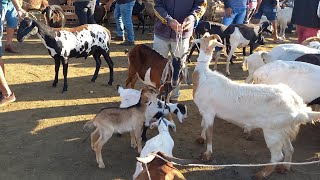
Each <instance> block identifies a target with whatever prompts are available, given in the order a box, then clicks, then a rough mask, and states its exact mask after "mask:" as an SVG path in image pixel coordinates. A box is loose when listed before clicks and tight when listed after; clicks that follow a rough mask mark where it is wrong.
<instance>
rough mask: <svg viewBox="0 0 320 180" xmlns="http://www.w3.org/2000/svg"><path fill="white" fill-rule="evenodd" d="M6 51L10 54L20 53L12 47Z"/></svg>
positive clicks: (8, 47)
mask: <svg viewBox="0 0 320 180" xmlns="http://www.w3.org/2000/svg"><path fill="white" fill-rule="evenodd" d="M4 50H5V51H6V52H10V53H18V52H19V51H18V50H17V49H15V48H13V46H12V45H9V46H7V47H6V48H5V49H4Z"/></svg>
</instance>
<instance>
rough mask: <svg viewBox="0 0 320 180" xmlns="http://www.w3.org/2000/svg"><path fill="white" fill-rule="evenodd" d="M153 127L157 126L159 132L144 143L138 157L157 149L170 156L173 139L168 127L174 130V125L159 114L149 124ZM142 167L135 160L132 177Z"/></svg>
mask: <svg viewBox="0 0 320 180" xmlns="http://www.w3.org/2000/svg"><path fill="white" fill-rule="evenodd" d="M154 127H158V131H159V134H158V135H156V136H155V137H153V138H151V139H149V140H148V141H147V142H146V145H145V146H144V147H143V149H142V151H141V153H140V158H144V157H147V156H148V155H149V154H150V153H152V152H158V151H161V152H163V153H165V154H166V155H168V156H172V149H173V146H174V141H173V139H172V137H171V136H170V132H169V127H171V128H172V129H173V130H174V131H176V125H175V124H173V123H172V122H170V121H169V120H167V119H166V118H163V117H162V116H161V117H160V118H159V119H158V120H157V121H156V122H153V123H151V124H150V129H153V128H154ZM142 169H143V168H142V164H141V163H140V162H137V165H136V171H135V173H134V175H133V179H135V178H136V177H137V176H138V175H139V173H140V172H141V171H142Z"/></svg>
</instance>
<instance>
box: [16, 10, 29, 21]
mask: <svg viewBox="0 0 320 180" xmlns="http://www.w3.org/2000/svg"><path fill="white" fill-rule="evenodd" d="M17 13H18V16H19V18H21V19H23V18H24V17H26V15H27V12H26V11H25V10H24V9H19V10H17Z"/></svg>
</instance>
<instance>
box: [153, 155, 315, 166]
mask: <svg viewBox="0 0 320 180" xmlns="http://www.w3.org/2000/svg"><path fill="white" fill-rule="evenodd" d="M151 154H152V155H154V156H156V157H158V158H160V159H161V160H163V161H165V162H167V163H172V164H173V165H177V166H189V167H261V166H273V165H310V164H319V163H320V160H317V161H307V162H274V163H264V164H223V165H222V164H217V165H207V164H186V165H183V164H179V163H175V162H170V161H168V160H166V159H164V158H163V157H161V156H159V155H158V154H156V153H151Z"/></svg>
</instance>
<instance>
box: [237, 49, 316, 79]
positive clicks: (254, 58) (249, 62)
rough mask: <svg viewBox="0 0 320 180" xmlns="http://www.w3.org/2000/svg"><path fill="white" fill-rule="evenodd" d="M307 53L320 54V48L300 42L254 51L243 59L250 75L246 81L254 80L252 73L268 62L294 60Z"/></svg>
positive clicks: (244, 66) (244, 68)
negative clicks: (310, 46)
mask: <svg viewBox="0 0 320 180" xmlns="http://www.w3.org/2000/svg"><path fill="white" fill-rule="evenodd" d="M305 54H320V50H318V49H314V48H309V47H306V46H303V45H300V44H281V45H278V46H276V47H274V48H272V50H271V51H270V52H264V51H259V52H254V53H253V54H251V55H250V56H248V57H247V58H246V59H245V60H244V61H243V70H248V71H249V76H248V77H247V79H246V80H245V82H246V83H250V82H252V80H253V79H252V75H253V73H254V71H255V70H256V69H258V68H259V67H261V66H263V65H264V64H266V63H269V62H272V61H276V60H279V59H281V60H284V61H294V60H296V59H297V58H299V57H301V56H303V55H305Z"/></svg>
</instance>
